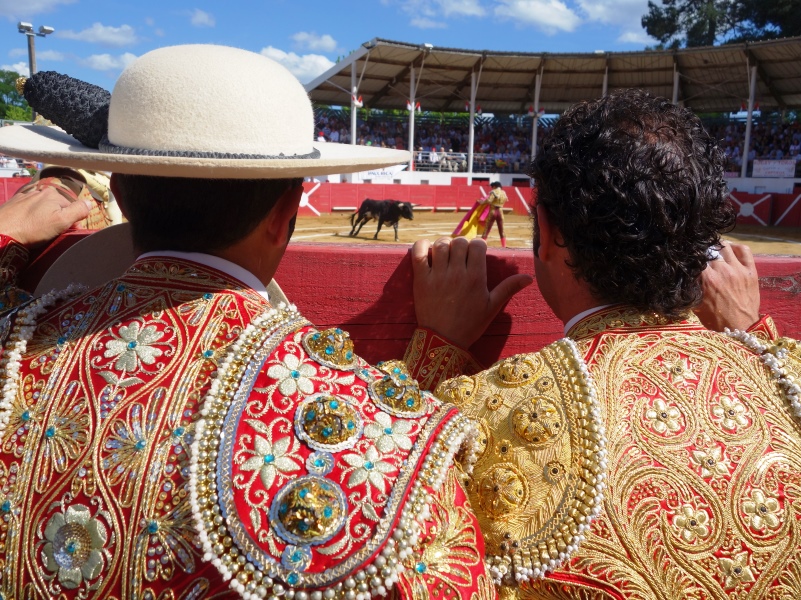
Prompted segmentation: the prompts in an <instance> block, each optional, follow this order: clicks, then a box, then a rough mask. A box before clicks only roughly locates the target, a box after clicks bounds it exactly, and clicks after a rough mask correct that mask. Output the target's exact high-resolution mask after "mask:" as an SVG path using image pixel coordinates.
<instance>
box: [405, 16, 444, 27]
mask: <svg viewBox="0 0 801 600" xmlns="http://www.w3.org/2000/svg"><path fill="white" fill-rule="evenodd" d="M409 25H411V26H412V27H417V28H419V29H445V28H446V27H447V25H446V24H445V23H443V22H442V21H435V20H434V19H429V18H428V17H414V18H412V20H411V21H409Z"/></svg>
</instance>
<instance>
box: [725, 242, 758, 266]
mask: <svg viewBox="0 0 801 600" xmlns="http://www.w3.org/2000/svg"><path fill="white" fill-rule="evenodd" d="M731 250H732V252H733V253H734V255H735V256H736V257H737V259H738V260H739V261H740V262H741V263H742V265H743V266H744V267H748V268H749V269H751V268H753V267H754V266H755V263H754V255H753V254H752V253H751V248H749V247H748V246H746V245H745V244H732V245H731Z"/></svg>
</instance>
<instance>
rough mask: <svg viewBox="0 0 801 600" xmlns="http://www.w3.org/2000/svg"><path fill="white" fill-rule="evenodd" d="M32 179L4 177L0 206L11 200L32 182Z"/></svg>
mask: <svg viewBox="0 0 801 600" xmlns="http://www.w3.org/2000/svg"><path fill="white" fill-rule="evenodd" d="M30 180H31V178H30V177H2V178H0V204H3V203H4V202H6V201H8V200H10V199H11V196H13V195H14V194H16V193H17V190H18V189H19V188H21V187H22V186H23V185H25V184H26V183H28V182H30Z"/></svg>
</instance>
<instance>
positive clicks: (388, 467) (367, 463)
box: [342, 446, 395, 493]
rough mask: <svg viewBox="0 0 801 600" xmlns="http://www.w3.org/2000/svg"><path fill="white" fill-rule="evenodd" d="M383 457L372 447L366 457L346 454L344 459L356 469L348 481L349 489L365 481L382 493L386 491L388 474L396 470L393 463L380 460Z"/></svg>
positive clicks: (365, 454)
mask: <svg viewBox="0 0 801 600" xmlns="http://www.w3.org/2000/svg"><path fill="white" fill-rule="evenodd" d="M380 458H381V455H380V454H379V453H378V450H376V449H375V446H370V447H369V448H368V449H367V451H366V452H365V453H364V455H361V454H346V455H345V456H343V457H342V460H344V461H345V462H346V463H348V464H349V465H350V466H352V467H356V469H355V470H354V471H353V473H351V475H350V478H349V479H348V487H354V486H357V485H359V484H361V483H364V482H365V481H367V482H369V483H371V484H372V485H374V486H375V487H376V488H377V489H378V490H379V491H380V492H382V493H383V492H385V491H386V480H385V477H386V474H387V473H391V472H392V471H394V470H395V466H394V465H392V463H388V462H385V461H383V460H380Z"/></svg>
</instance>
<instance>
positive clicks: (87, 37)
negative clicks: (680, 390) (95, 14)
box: [56, 23, 137, 47]
mask: <svg viewBox="0 0 801 600" xmlns="http://www.w3.org/2000/svg"><path fill="white" fill-rule="evenodd" d="M56 35H57V36H58V37H61V38H65V39H68V40H78V41H81V42H91V43H94V44H102V45H104V46H120V47H121V46H130V45H131V44H135V43H136V42H137V37H136V32H135V31H134V28H133V27H131V26H130V25H120V26H119V27H113V26H111V25H103V24H102V23H93V24H92V26H91V27H89V28H88V29H84V30H83V31H78V32H75V31H72V30H70V29H67V30H65V31H56Z"/></svg>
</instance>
